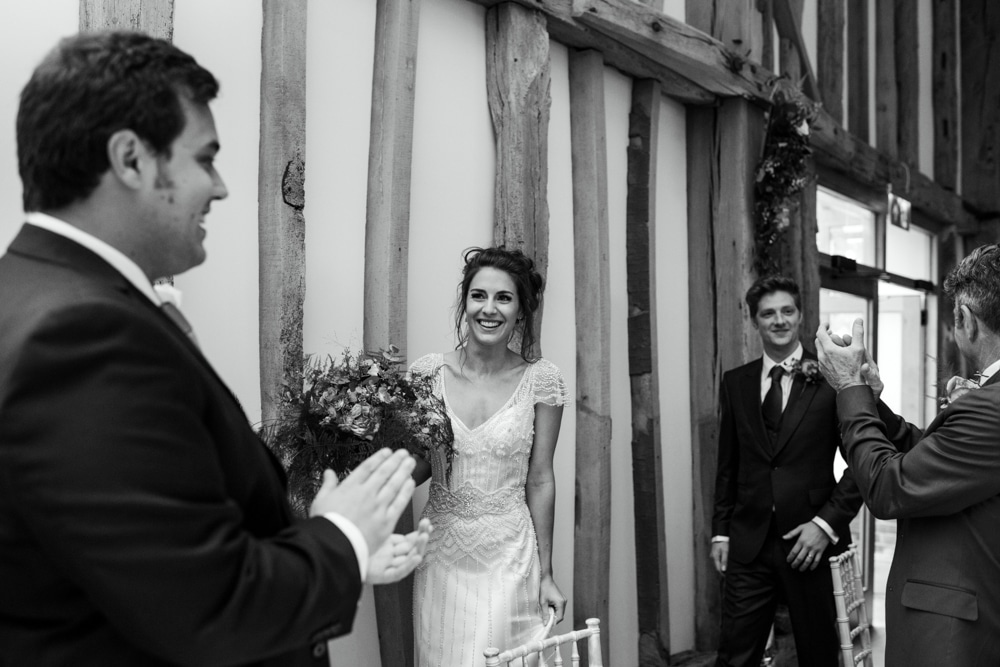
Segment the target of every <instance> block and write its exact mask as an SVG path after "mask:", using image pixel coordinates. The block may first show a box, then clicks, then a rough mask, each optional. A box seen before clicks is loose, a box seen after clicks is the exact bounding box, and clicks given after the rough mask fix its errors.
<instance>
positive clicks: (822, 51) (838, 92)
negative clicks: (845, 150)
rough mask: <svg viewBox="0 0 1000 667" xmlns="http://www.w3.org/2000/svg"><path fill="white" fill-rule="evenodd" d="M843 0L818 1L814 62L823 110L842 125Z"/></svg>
mask: <svg viewBox="0 0 1000 667" xmlns="http://www.w3.org/2000/svg"><path fill="white" fill-rule="evenodd" d="M844 13H845V10H844V0H819V29H818V30H817V31H816V41H817V47H816V62H817V65H816V67H817V69H818V71H819V75H818V79H819V81H818V82H819V94H820V98H821V101H822V102H823V106H824V107H825V108H826V110H827V111H829V112H830V115H831V116H832V117H833V119H834V120H836V121H837V122H838V123H840V124H841V125H843V123H844V18H845V16H844Z"/></svg>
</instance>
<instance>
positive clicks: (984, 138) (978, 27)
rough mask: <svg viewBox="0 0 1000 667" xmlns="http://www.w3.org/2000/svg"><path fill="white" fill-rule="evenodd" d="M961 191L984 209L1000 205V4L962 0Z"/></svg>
mask: <svg viewBox="0 0 1000 667" xmlns="http://www.w3.org/2000/svg"><path fill="white" fill-rule="evenodd" d="M960 6H961V12H962V15H961V35H962V36H961V40H960V44H961V48H962V57H961V68H962V72H961V75H960V77H959V78H960V80H961V82H962V83H961V85H962V96H961V99H962V196H963V198H965V200H966V201H968V202H969V203H970V204H972V205H973V206H975V207H976V208H978V209H980V210H981V211H983V212H990V213H992V212H996V211H998V210H1000V188H998V187H997V184H998V183H1000V81H998V80H997V79H998V77H997V76H996V72H997V71H998V69H1000V61H998V58H1000V54H998V53H997V50H996V49H995V48H994V45H995V40H996V35H997V34H998V33H1000V7H998V6H997V3H996V2H991V1H990V0H962V2H961V3H960Z"/></svg>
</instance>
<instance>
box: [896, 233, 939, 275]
mask: <svg viewBox="0 0 1000 667" xmlns="http://www.w3.org/2000/svg"><path fill="white" fill-rule="evenodd" d="M933 250H934V236H933V235H932V234H931V233H930V232H927V231H924V230H923V229H921V228H919V227H910V228H909V229H908V230H907V229H903V228H902V227H897V226H895V225H886V226H885V270H886V271H888V272H889V273H895V274H897V275H900V276H906V277H907V278H915V279H917V280H932V277H931V276H932V273H931V269H932V267H931V257H933V256H934V252H933Z"/></svg>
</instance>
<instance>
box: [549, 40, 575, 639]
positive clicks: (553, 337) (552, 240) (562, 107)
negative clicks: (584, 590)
mask: <svg viewBox="0 0 1000 667" xmlns="http://www.w3.org/2000/svg"><path fill="white" fill-rule="evenodd" d="M549 61H550V63H551V80H552V88H551V91H552V109H551V112H550V120H549V156H548V157H549V187H548V203H549V270H548V276H546V287H545V314H544V317H543V319H542V354H544V355H545V357H546V358H547V359H549V360H550V361H552V363H554V364H555V365H556V366H558V367H559V369H560V370H561V371H562V373H563V377H565V378H566V382H567V384H568V385H569V387H570V396H574V395H575V393H576V390H575V387H576V333H575V331H576V329H575V325H574V323H575V322H576V294H575V289H574V286H573V281H574V273H575V269H574V266H573V248H574V246H573V178H572V177H573V174H572V157H571V141H570V124H569V54H568V51H567V49H566V47H565V46H563V45H562V44H559V43H557V42H549ZM575 443H576V407H575V405H574V404H571V405H568V406H566V409H565V410H563V421H562V429H561V430H560V432H559V443H558V445H557V447H556V453H555V459H554V461H553V467H554V469H555V477H556V521H555V526H554V527H553V531H552V541H553V546H552V573H553V576H554V577H555V580H556V584H558V586H559V588H560V590H562V592H563V595H565V596H566V597H567V599H568V600H569V603H568V604H567V605H566V614H565V616H564V619H565V620H563V622H562V623H560V624H559V625H558V626H557V628H556V631H557V632H568V631H569V630H572V629H573V627H572V626H573V535H574V532H575V531H574V525H573V524H574V502H575V485H576V447H575Z"/></svg>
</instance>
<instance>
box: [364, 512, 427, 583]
mask: <svg viewBox="0 0 1000 667" xmlns="http://www.w3.org/2000/svg"><path fill="white" fill-rule="evenodd" d="M433 530H434V528H433V527H432V526H431V522H430V521H429V520H428V519H421V520H420V523H419V524H418V525H417V529H416V530H415V531H413V532H412V533H407V534H406V535H400V534H399V533H393V534H392V535H390V536H389V539H387V540H386V541H385V542H384V543H383V544H382V546H381V548H379V550H378V551H376V552H375V553H373V554H372V555H371V558H369V559H368V583H371V584H391V583H393V582H396V581H399V580H400V579H402V578H403V577H405V576H407V575H408V574H410V572H413V569H414V568H415V567H417V565H419V564H420V561H421V560H423V557H424V552H425V551H426V550H427V539H428V538H429V537H430V534H431V531H433Z"/></svg>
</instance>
